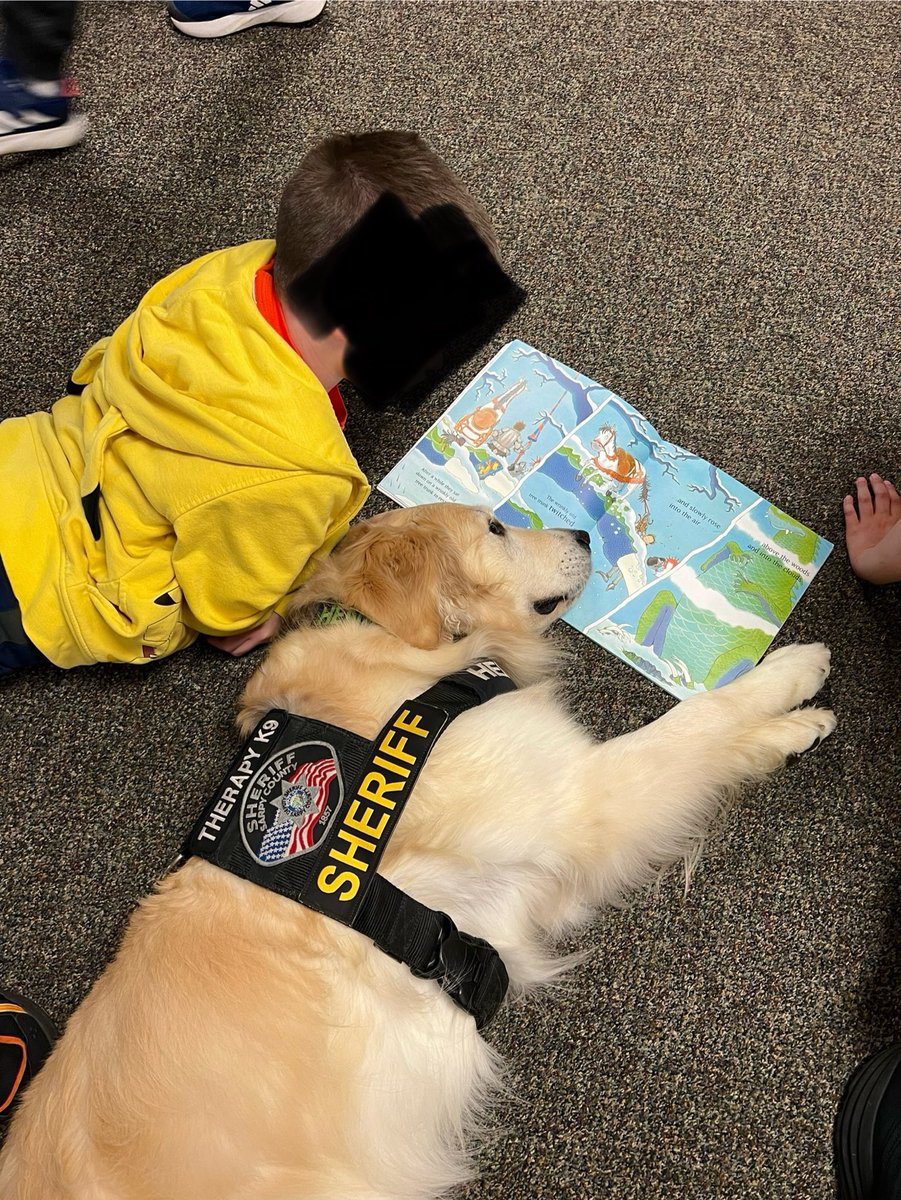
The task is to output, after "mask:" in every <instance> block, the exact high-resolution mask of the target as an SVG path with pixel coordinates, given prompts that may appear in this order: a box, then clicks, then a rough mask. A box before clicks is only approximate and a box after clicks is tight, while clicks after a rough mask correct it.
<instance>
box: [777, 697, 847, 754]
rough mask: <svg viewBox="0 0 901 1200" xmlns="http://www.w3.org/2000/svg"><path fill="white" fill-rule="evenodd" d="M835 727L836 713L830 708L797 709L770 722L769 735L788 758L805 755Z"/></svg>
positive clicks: (781, 752)
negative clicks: (794, 755) (805, 752)
mask: <svg viewBox="0 0 901 1200" xmlns="http://www.w3.org/2000/svg"><path fill="white" fill-rule="evenodd" d="M835 725H836V720H835V713H834V712H833V711H832V709H830V708H797V709H795V710H794V711H793V712H788V713H785V714H784V715H783V716H781V717H777V718H776V719H775V720H774V721H771V722H769V724H768V725H767V735H768V736H769V737H771V738H773V739H774V740H775V741H776V743H777V746H778V749H779V752H780V754H782V755H783V756H784V757H786V758H788V756H789V755H790V754H803V753H804V751H805V750H809V749H810V747H811V746H815V745H816V744H817V743H818V742H821V741H822V740H823V738H827V737H828V736H829V734H830V733H832V732H833V730H834V729H835Z"/></svg>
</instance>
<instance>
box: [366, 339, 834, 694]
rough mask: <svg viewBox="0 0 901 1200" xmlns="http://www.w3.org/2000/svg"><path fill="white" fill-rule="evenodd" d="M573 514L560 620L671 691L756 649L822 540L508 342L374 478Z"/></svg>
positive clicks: (441, 494) (413, 494) (546, 514)
mask: <svg viewBox="0 0 901 1200" xmlns="http://www.w3.org/2000/svg"><path fill="white" fill-rule="evenodd" d="M379 486H380V488H381V490H382V491H385V492H386V494H388V495H390V496H392V497H393V498H394V499H396V500H397V501H398V502H399V503H401V504H420V503H429V502H431V501H435V500H454V501H458V502H462V503H469V504H485V505H487V506H488V507H490V508H492V509H493V510H494V511H495V512H496V514H497V516H498V517H499V519H500V520H502V521H505V522H506V523H508V524H511V525H518V526H524V527H532V528H536V529H544V528H552V527H564V528H568V529H574V528H579V529H584V530H586V531H587V532H588V534H589V536H590V538H591V551H592V564H593V571H592V576H591V580H590V582H589V584H588V586H587V587H586V589H585V591H584V592H583V594H582V595H581V596H580V598H579V599H578V600H577V601H576V603H575V604H574V605H573V606H572V607H571V608H570V609H569V610H568V612H567V613H566V614H565V615H564V618H563V619H564V620H565V621H567V622H568V623H569V624H570V625H572V626H574V627H575V628H576V629H579V630H581V631H582V632H583V633H585V634H586V635H587V636H588V637H590V638H592V639H593V640H594V641H596V642H597V643H599V644H600V645H602V646H604V647H605V648H606V649H608V650H610V651H611V652H612V653H614V654H616V655H617V656H618V657H619V658H621V659H623V660H624V661H625V662H628V663H630V664H631V665H632V666H633V667H635V668H636V669H637V670H638V671H640V672H641V673H642V674H644V675H646V676H647V677H648V678H649V679H652V680H653V681H654V682H655V683H657V684H659V685H660V686H661V687H663V688H665V689H666V690H667V691H668V692H670V693H671V694H672V695H674V696H677V697H679V698H684V697H686V696H690V695H692V694H694V693H696V692H700V691H706V690H709V689H711V688H716V687H721V686H722V685H723V684H725V683H728V682H729V681H730V680H731V679H735V678H736V677H737V676H739V675H741V674H742V673H743V672H744V671H747V670H748V669H749V668H750V667H752V666H753V665H754V664H755V663H757V662H758V661H759V660H760V658H761V657H762V655H763V654H764V652H765V651H766V649H767V647H768V646H769V644H770V642H771V641H772V640H773V638H774V637H775V636H776V634H777V633H778V632H779V629H780V628H781V627H782V625H783V623H784V622H785V620H786V619H787V618H788V616H789V614H790V613H791V611H792V609H793V608H794V606H795V605H796V604H797V602H798V600H799V599H800V598H801V596H802V595H803V593H804V591H805V590H806V588H807V586H808V584H809V583H810V581H811V580H812V579H813V577H814V576H815V575H816V573H817V571H818V570H819V568H820V567H821V566H822V564H823V563H824V562H825V560H826V558H827V556H828V555H829V553H830V551H831V550H832V545H831V543H830V542H828V541H826V539H825V538H822V537H820V536H819V535H818V534H816V533H814V532H813V530H811V529H809V528H807V526H805V525H803V524H801V523H800V522H799V521H796V520H795V519H794V518H792V517H790V516H789V515H788V514H786V513H784V512H782V511H781V510H780V509H778V508H777V507H776V506H775V505H773V504H770V503H768V502H767V501H766V500H764V499H763V498H762V497H761V496H759V495H758V494H757V493H756V492H754V491H752V490H751V489H750V488H748V487H746V486H745V485H744V484H742V483H740V482H739V481H738V480H736V479H733V478H732V476H730V475H728V474H726V472H725V471H722V470H720V469H719V468H717V467H716V466H714V465H713V464H712V463H709V462H707V461H706V460H705V459H703V458H699V457H698V456H697V455H695V454H692V453H691V452H690V451H688V450H684V449H683V448H682V447H681V446H678V445H676V444H675V443H672V442H667V441H665V440H664V439H663V438H661V437H660V435H659V434H658V432H657V431H656V429H654V427H653V426H652V425H651V424H650V423H649V422H648V421H647V420H646V419H645V418H644V417H643V416H642V415H641V413H640V412H638V410H637V409H635V408H633V407H632V405H630V404H629V403H628V402H627V401H625V400H623V399H622V398H621V397H619V396H617V395H615V394H614V393H613V392H611V391H609V389H606V388H603V387H601V386H600V385H599V384H596V383H593V382H592V381H591V380H589V379H587V378H586V377H585V376H583V375H579V374H578V373H577V372H574V371H571V370H570V369H569V368H567V367H564V366H563V365H562V364H560V363H557V362H555V360H553V359H551V358H549V357H548V356H547V355H544V354H542V353H541V352H540V351H538V350H535V349H533V348H532V347H529V346H526V345H525V343H523V342H511V343H510V344H509V345H508V346H505V347H504V349H503V350H502V351H501V352H500V353H499V354H498V355H496V356H495V358H494V359H492V361H491V363H489V364H488V366H487V367H486V368H485V370H484V371H482V372H481V373H480V374H479V375H478V376H477V377H476V379H474V380H473V382H472V383H471V384H470V385H469V386H468V387H467V388H466V389H465V390H464V391H463V392H462V393H461V395H460V396H459V397H458V399H457V400H456V401H455V402H454V404H452V405H451V407H450V408H449V409H448V411H447V412H446V413H445V414H444V416H443V417H441V418H440V419H439V421H438V422H437V423H436V424H435V425H434V426H433V427H432V429H431V430H429V431H428V433H427V434H425V435H424V437H423V438H421V439H420V441H419V442H417V444H416V446H414V447H413V449H412V450H411V451H410V453H409V454H407V455H406V456H405V457H404V459H402V460H401V462H400V463H399V464H398V465H397V466H396V467H395V468H393V470H392V471H391V472H390V473H389V475H388V476H386V478H385V480H383V481H382V484H380V485H379Z"/></svg>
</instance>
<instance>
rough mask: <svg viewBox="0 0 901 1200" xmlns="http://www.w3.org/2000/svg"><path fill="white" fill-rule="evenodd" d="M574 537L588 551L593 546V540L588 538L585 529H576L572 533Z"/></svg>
mask: <svg viewBox="0 0 901 1200" xmlns="http://www.w3.org/2000/svg"><path fill="white" fill-rule="evenodd" d="M572 535H573V537H574V538H575V539H576V541H577V542H578V543H579V545H580V546H584V547H585V549H586V550H587V549H588V548H589V546H590V545H591V538H590V537H589V536H588V534H587V533H586V532H585V530H584V529H574V530H573V531H572Z"/></svg>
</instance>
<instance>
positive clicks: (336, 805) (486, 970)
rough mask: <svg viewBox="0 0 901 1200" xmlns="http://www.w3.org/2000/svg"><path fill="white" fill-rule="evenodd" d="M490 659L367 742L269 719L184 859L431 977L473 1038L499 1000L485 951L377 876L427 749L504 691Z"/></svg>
mask: <svg viewBox="0 0 901 1200" xmlns="http://www.w3.org/2000/svg"><path fill="white" fill-rule="evenodd" d="M514 688H515V684H514V683H513V681H512V680H511V679H510V678H509V676H507V675H506V673H505V672H504V671H503V670H501V668H500V667H499V666H498V665H497V664H496V663H494V662H492V661H490V660H485V661H482V662H478V663H475V664H474V665H473V666H471V667H468V668H467V669H466V670H465V671H459V672H457V673H456V674H454V675H447V676H445V677H444V678H443V679H441V680H440V681H439V682H438V683H436V684H435V685H434V687H431V688H429V690H428V691H426V692H424V693H423V694H422V695H421V696H419V697H417V698H416V699H415V700H407V701H406V702H405V703H404V704H402V705H401V706H400V708H399V709H398V710H397V712H396V713H395V714H394V716H393V717H392V718H391V720H390V721H389V722H388V723H387V724H386V725H385V726H384V728H383V729H382V731H381V732H380V733H379V735H378V736H377V737H376V738H375V740H374V741H372V742H368V741H366V739H365V738H361V737H357V735H356V734H353V733H349V732H348V731H347V730H344V729H338V728H336V727H335V726H334V725H327V724H324V723H323V722H321V721H314V720H311V719H309V718H307V717H299V716H296V715H294V714H293V713H289V712H286V711H285V710H283V709H273V710H271V711H270V712H268V713H267V714H266V716H265V717H264V718H263V719H262V721H260V723H259V725H258V726H257V728H256V729H255V730H254V732H253V734H252V735H251V737H250V738H249V740H248V741H247V743H246V744H245V746H244V748H243V749H242V750H241V752H240V753H239V754H238V755H237V757H236V758H235V760H234V762H233V763H232V765H231V766H230V767H229V770H228V773H227V774H226V776H225V778H224V779H223V780H222V783H221V784H220V786H219V787H218V788H217V790H216V793H215V795H214V797H213V799H212V800H211V801H210V802H209V803H208V804H207V805H206V807H205V808H204V810H203V812H202V813H201V814H200V816H199V818H198V819H197V822H196V823H195V825H194V828H193V830H192V831H191V834H190V836H189V837H188V839H187V841H186V842H185V845H184V847H183V849H182V854H183V855H184V856H185V857H187V856H189V855H196V856H198V857H200V858H205V859H206V860H207V861H208V862H211V863H214V864H215V865H216V866H218V867H223V868H224V869H225V870H227V871H231V872H232V873H233V874H235V875H240V876H241V878H243V879H247V880H250V882H252V883H256V884H259V885H260V886H261V887H265V888H268V889H269V890H270V891H273V892H278V893H279V894H280V895H282V896H287V897H288V898H289V899H291V900H296V901H298V902H299V903H301V904H304V905H306V906H307V907H308V908H312V909H315V910H316V911H317V912H320V913H324V914H325V915H326V916H329V917H332V918H333V919H334V920H336V921H340V922H341V923H342V924H344V925H348V926H350V927H351V928H353V929H356V930H358V931H359V932H360V933H363V934H365V935H366V936H367V937H369V938H371V939H372V941H373V942H375V944H376V945H377V946H378V947H379V949H380V950H383V951H384V952H385V953H386V954H389V955H391V957H392V958H395V959H397V960H398V961H400V962H403V963H406V964H407V966H408V967H409V968H410V970H411V971H412V972H413V974H414V975H416V976H418V977H419V978H420V979H434V980H436V981H437V982H438V983H439V984H440V986H441V987H442V988H443V989H444V990H445V991H446V992H447V993H448V995H449V996H450V997H451V998H452V999H453V1000H454V1001H455V1002H456V1003H457V1004H458V1005H460V1007H461V1008H463V1009H464V1010H465V1011H466V1012H468V1013H469V1014H470V1015H471V1016H473V1017H474V1018H475V1021H476V1024H477V1026H478V1028H479V1029H482V1028H484V1027H485V1025H487V1024H488V1022H489V1021H490V1020H491V1018H492V1017H493V1016H494V1015H495V1013H496V1012H497V1010H498V1008H499V1007H500V1005H501V1002H502V1001H503V999H504V995H505V994H506V991H507V983H508V979H507V972H506V969H505V967H504V964H503V962H502V961H501V958H500V956H499V955H498V953H497V951H496V950H495V949H494V947H493V946H491V945H489V943H488V942H486V941H484V940H483V939H482V938H477V937H473V936H471V935H470V934H467V933H461V932H460V931H459V930H458V929H457V927H456V925H454V923H453V921H452V920H451V919H450V917H449V916H447V914H446V913H443V912H436V911H434V910H433V909H430V908H427V907H426V906H425V905H424V904H420V903H419V902H418V901H417V900H414V899H413V898H412V897H411V896H408V895H407V894H406V893H405V892H402V891H401V890H400V889H399V888H396V887H395V886H394V885H393V884H391V883H389V882H388V880H387V879H385V878H384V877H383V876H382V875H380V874H379V873H378V866H379V862H380V861H381V858H382V854H383V853H384V850H385V847H386V845H387V843H388V840H389V838H390V837H391V834H392V833H393V831H394V829H395V827H396V825H397V822H398V820H399V819H400V816H401V813H402V812H403V809H404V805H405V804H406V802H407V800H408V799H409V796H410V794H411V792H412V790H413V787H414V785H415V783H416V780H417V778H418V776H419V772H420V770H421V769H422V766H423V764H424V762H425V760H426V758H427V757H428V755H429V752H430V751H431V749H432V747H433V746H434V744H435V742H436V741H437V739H438V737H439V736H440V735H441V733H442V732H443V730H444V729H445V728H446V727H447V725H448V724H449V723H450V722H451V721H452V720H453V719H454V717H456V716H458V715H459V714H460V713H461V712H465V711H466V709H468V708H472V707H473V706H474V705H477V704H482V703H484V702H485V701H486V700H490V699H491V698H492V697H494V696H497V695H500V694H502V693H504V692H509V691H512V690H513V689H514Z"/></svg>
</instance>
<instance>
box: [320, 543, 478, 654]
mask: <svg viewBox="0 0 901 1200" xmlns="http://www.w3.org/2000/svg"><path fill="white" fill-rule="evenodd" d="M339 558H340V578H341V584H342V588H341V590H342V593H343V594H342V596H341V597H340V599H341V601H342V603H344V604H348V605H350V606H351V607H353V608H356V609H358V611H360V612H362V613H364V614H365V615H366V616H367V617H369V618H370V619H371V620H373V621H375V622H376V623H377V624H379V625H381V626H383V627H384V628H385V629H388V630H390V631H391V632H392V633H394V634H396V635H397V636H398V637H401V638H403V640H404V641H405V642H407V643H408V644H409V645H411V646H418V647H420V648H421V649H425V650H430V649H434V648H435V647H436V646H437V645H438V644H439V643H440V642H442V641H444V640H447V639H448V638H450V637H451V636H452V633H453V632H455V631H452V630H450V629H448V628H447V627H446V615H447V612H448V598H451V597H456V596H457V595H459V594H460V592H461V591H462V590H464V589H465V584H464V581H463V577H462V573H461V570H460V565H459V563H458V561H457V558H456V554H455V552H454V551H453V549H452V547H451V544H450V539H449V538H448V536H447V534H446V533H444V532H443V531H442V530H441V529H440V528H436V527H435V526H434V524H432V523H427V524H422V525H409V524H408V525H406V526H405V527H404V528H402V529H394V528H391V526H390V525H379V524H377V523H375V524H373V525H371V526H370V527H369V528H366V527H365V526H362V527H360V531H359V533H356V532H355V531H354V535H353V536H351V535H349V536H348V538H347V539H345V542H344V543H342V545H341V547H340V548H339ZM335 565H338V563H337V562H336V564H335Z"/></svg>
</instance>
